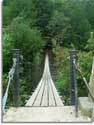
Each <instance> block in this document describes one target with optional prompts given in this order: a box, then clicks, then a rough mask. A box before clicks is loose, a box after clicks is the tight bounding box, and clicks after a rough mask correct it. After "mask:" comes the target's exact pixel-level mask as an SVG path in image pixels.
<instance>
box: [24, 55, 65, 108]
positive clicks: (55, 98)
mask: <svg viewBox="0 0 94 125" xmlns="http://www.w3.org/2000/svg"><path fill="white" fill-rule="evenodd" d="M26 106H38V107H44V106H47V107H48V106H54V107H55V106H64V105H63V102H62V100H61V99H60V96H59V94H58V92H57V90H56V87H55V85H54V82H53V80H52V77H51V74H50V68H49V58H48V55H46V58H45V67H44V72H43V76H42V78H41V80H40V82H39V84H38V86H37V88H36V90H35V91H34V93H33V94H32V96H31V97H30V99H29V100H28V102H27V103H26Z"/></svg>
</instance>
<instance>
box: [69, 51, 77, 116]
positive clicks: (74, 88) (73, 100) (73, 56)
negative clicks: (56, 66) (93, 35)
mask: <svg viewBox="0 0 94 125" xmlns="http://www.w3.org/2000/svg"><path fill="white" fill-rule="evenodd" d="M70 61H71V74H70V75H71V85H70V86H71V93H70V96H71V105H75V111H76V117H78V90H77V78H76V77H77V76H76V67H75V65H76V64H77V51H76V50H73V51H71V53H70Z"/></svg>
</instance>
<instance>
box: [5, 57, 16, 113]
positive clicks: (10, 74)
mask: <svg viewBox="0 0 94 125" xmlns="http://www.w3.org/2000/svg"><path fill="white" fill-rule="evenodd" d="M16 62H17V60H16V58H13V66H12V68H11V69H10V71H9V73H8V84H7V88H6V91H5V94H4V97H3V112H4V110H5V106H6V102H7V98H8V91H9V87H10V84H11V81H12V80H13V76H14V72H15V67H16Z"/></svg>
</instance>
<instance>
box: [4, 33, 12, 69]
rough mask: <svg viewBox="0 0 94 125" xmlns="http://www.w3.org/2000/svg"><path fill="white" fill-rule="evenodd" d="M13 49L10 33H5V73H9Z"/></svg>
mask: <svg viewBox="0 0 94 125" xmlns="http://www.w3.org/2000/svg"><path fill="white" fill-rule="evenodd" d="M12 49H13V43H12V38H11V37H10V34H9V33H6V32H4V36H3V62H4V64H3V67H4V71H8V70H9V67H10V65H11V61H12V59H11V54H12Z"/></svg>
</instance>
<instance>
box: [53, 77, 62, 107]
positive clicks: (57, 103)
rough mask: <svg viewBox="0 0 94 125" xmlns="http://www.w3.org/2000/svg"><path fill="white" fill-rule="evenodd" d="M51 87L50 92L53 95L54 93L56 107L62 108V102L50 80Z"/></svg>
mask: <svg viewBox="0 0 94 125" xmlns="http://www.w3.org/2000/svg"><path fill="white" fill-rule="evenodd" d="M51 86H52V90H53V93H54V97H55V100H56V105H57V106H64V104H63V102H62V100H61V99H60V96H59V94H58V92H57V90H56V88H55V85H54V83H53V81H52V79H51Z"/></svg>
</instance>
